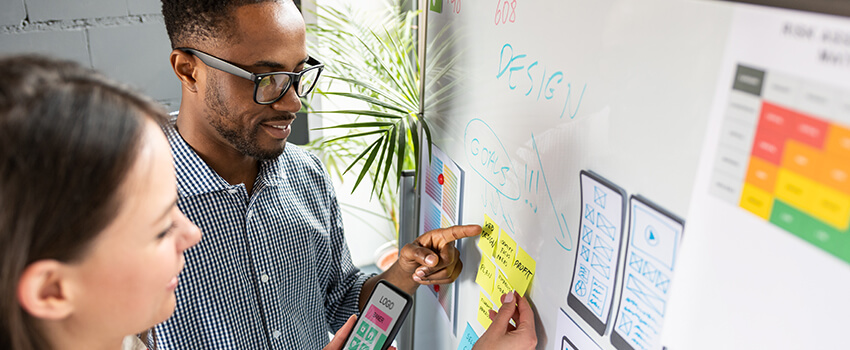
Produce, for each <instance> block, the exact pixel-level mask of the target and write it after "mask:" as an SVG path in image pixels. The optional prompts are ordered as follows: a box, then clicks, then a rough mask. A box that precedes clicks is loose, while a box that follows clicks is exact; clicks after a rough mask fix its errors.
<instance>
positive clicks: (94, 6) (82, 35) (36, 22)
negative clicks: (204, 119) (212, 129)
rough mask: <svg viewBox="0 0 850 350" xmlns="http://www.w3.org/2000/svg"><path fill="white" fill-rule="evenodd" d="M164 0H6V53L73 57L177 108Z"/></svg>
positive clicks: (0, 22) (2, 5)
mask: <svg viewBox="0 0 850 350" xmlns="http://www.w3.org/2000/svg"><path fill="white" fill-rule="evenodd" d="M160 6H161V5H160V2H159V0H2V1H0V55H7V54H17V53H24V52H30V53H41V54H47V55H50V56H54V57H61V58H67V59H71V60H74V61H77V62H80V63H82V64H83V65H85V66H88V67H92V68H95V69H97V70H99V71H101V72H103V73H105V74H106V75H107V76H109V77H111V78H113V79H116V80H119V81H122V82H125V83H128V84H130V85H133V86H135V87H136V88H137V89H139V90H140V91H142V92H143V93H145V94H147V95H149V96H151V97H153V98H154V99H156V100H158V101H160V102H162V103H163V104H165V105H166V107H167V108H168V109H169V110H176V109H177V107H178V106H179V101H180V84H179V82H178V81H177V78H176V77H174V73H173V72H172V70H171V67H170V65H169V62H168V54H169V52H171V46H170V44H169V41H168V35H167V34H166V31H165V24H164V23H163V21H162V14H161V13H160Z"/></svg>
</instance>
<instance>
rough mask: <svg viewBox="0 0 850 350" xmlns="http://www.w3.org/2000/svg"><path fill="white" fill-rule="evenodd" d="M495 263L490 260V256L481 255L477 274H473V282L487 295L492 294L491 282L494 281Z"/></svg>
mask: <svg viewBox="0 0 850 350" xmlns="http://www.w3.org/2000/svg"><path fill="white" fill-rule="evenodd" d="M496 271H497V270H496V265H495V264H493V262H492V261H490V258H489V257H487V256H486V255H485V256H482V257H481V263H480V264H478V275H477V276H475V283H478V285H480V286H481V287H482V288H484V292H486V293H487V294H488V295H493V284H494V283H496Z"/></svg>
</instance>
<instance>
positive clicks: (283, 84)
mask: <svg viewBox="0 0 850 350" xmlns="http://www.w3.org/2000/svg"><path fill="white" fill-rule="evenodd" d="M178 50H180V51H183V52H186V53H189V54H192V55H195V56H196V57H198V58H199V59H200V60H201V62H204V64H206V65H207V66H209V67H212V68H215V69H218V70H220V71H223V72H227V73H230V74H233V75H235V76H237V77H240V78H245V79H248V80H250V81H253V82H254V102H256V103H257V104H261V105H270V104H272V103H275V102H277V101H278V100H280V99H281V98H282V97H283V95H285V94H286V92H287V91H289V88H290V87H291V86H293V85H295V94H297V95H298V97H306V96H307V94H309V93H310V91H312V90H313V88H314V87H315V86H316V81H318V80H319V75H321V74H322V70H323V69H324V68H325V65H323V64H322V63H321V62H319V61H318V60H316V59H315V58H313V57H308V58H307V64H308V65H310V67H307V68H306V69H304V70H302V71H301V72H298V73H291V72H270V73H259V74H254V73H251V72H249V71H247V70H244V69H242V68H240V67H238V66H237V65H235V64H233V63H230V62H228V61H225V60H223V59H221V58H218V57H215V56H213V55H210V54H208V53H205V52H202V51H198V50H195V49H189V48H178Z"/></svg>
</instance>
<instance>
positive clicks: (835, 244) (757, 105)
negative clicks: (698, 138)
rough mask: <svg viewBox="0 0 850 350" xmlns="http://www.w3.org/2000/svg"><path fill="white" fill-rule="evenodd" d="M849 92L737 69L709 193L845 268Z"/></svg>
mask: <svg viewBox="0 0 850 350" xmlns="http://www.w3.org/2000/svg"><path fill="white" fill-rule="evenodd" d="M848 126H850V91H844V90H840V89H837V88H834V87H830V86H825V85H821V84H817V83H815V82H811V81H807V80H805V79H804V78H799V77H793V76H789V75H784V74H781V73H776V72H772V71H771V72H768V71H765V70H760V69H756V68H751V67H746V66H743V65H738V67H737V70H736V73H735V80H734V83H733V86H732V91H730V93H729V101H728V105H727V107H726V114H725V116H724V121H723V126H722V131H721V135H720V141H719V145H718V151H717V158H716V159H715V163H714V173H713V175H712V182H711V188H710V192H711V193H712V194H713V195H715V196H717V197H719V198H721V199H723V200H725V201H727V202H729V203H731V204H733V205H736V206H739V207H741V208H743V209H745V210H747V211H749V212H751V213H753V214H755V215H757V216H759V217H761V218H762V219H764V220H766V221H768V222H770V223H771V224H773V225H775V226H778V227H780V228H782V229H784V230H785V231H788V232H790V233H792V234H794V235H796V236H798V237H800V238H802V239H804V240H805V241H807V242H809V243H810V244H813V245H814V246H816V247H818V248H820V249H823V250H824V251H827V252H829V253H830V254H832V255H834V256H836V257H838V258H839V259H841V260H844V261H845V262H848V263H850V229H848V226H850V225H849V224H850V127H848Z"/></svg>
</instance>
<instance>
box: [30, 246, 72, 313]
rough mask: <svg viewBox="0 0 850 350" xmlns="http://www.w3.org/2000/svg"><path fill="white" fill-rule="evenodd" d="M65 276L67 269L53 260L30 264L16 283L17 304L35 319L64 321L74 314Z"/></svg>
mask: <svg viewBox="0 0 850 350" xmlns="http://www.w3.org/2000/svg"><path fill="white" fill-rule="evenodd" d="M67 274H68V269H67V267H66V266H65V265H64V264H62V263H61V262H58V261H56V260H39V261H36V262H34V263H32V264H30V265H29V266H27V268H26V269H24V271H23V273H22V274H21V278H20V280H18V291H17V292H18V293H17V294H18V302H19V303H20V304H21V306H22V307H23V308H24V310H26V311H27V312H28V313H29V314H30V315H32V316H33V317H36V318H40V319H46V320H61V319H64V318H67V317H68V316H70V315H71V313H72V312H73V311H74V307H73V298H72V294H73V293H71V290H70V289H71V288H70V285H69V281H68V276H67Z"/></svg>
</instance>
